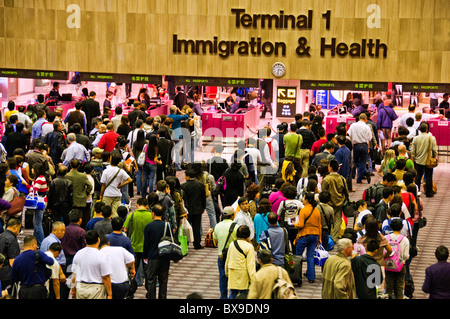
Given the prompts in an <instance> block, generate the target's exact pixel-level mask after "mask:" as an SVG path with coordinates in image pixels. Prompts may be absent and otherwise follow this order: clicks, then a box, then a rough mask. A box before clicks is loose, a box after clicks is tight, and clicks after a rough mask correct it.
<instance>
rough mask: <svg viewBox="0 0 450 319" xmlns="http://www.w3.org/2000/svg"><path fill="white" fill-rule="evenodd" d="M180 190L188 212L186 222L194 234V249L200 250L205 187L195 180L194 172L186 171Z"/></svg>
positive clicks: (204, 207)
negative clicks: (184, 180) (182, 192)
mask: <svg viewBox="0 0 450 319" xmlns="http://www.w3.org/2000/svg"><path fill="white" fill-rule="evenodd" d="M181 189H182V190H183V191H184V196H183V199H184V203H185V205H186V209H187V210H188V212H189V215H188V221H189V223H190V224H191V225H192V230H193V233H194V249H202V248H204V247H203V246H202V245H201V241H202V238H201V227H202V214H203V212H204V211H205V209H206V192H205V185H204V184H202V183H200V182H199V181H197V180H195V171H193V170H192V169H187V170H186V182H185V183H183V184H182V185H181Z"/></svg>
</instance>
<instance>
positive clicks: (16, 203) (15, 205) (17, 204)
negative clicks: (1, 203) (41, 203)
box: [6, 193, 26, 216]
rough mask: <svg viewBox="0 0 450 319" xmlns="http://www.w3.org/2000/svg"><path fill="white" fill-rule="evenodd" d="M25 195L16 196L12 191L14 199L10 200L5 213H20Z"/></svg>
mask: <svg viewBox="0 0 450 319" xmlns="http://www.w3.org/2000/svg"><path fill="white" fill-rule="evenodd" d="M25 200H26V197H25V196H17V195H16V194H15V193H14V199H13V200H12V201H11V207H10V208H9V209H8V210H7V211H6V215H8V216H14V215H16V214H18V213H21V212H22V210H23V208H24V206H25Z"/></svg>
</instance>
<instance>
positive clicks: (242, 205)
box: [234, 197, 255, 241]
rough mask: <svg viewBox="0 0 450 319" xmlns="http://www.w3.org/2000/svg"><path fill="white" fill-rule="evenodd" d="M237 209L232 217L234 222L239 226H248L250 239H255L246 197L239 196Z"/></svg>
mask: <svg viewBox="0 0 450 319" xmlns="http://www.w3.org/2000/svg"><path fill="white" fill-rule="evenodd" d="M238 206H239V211H238V212H237V213H236V217H235V218H234V222H235V223H236V224H238V225H239V226H242V225H245V226H248V228H250V240H251V241H254V240H255V227H254V225H253V220H252V218H251V216H250V213H249V211H248V210H249V208H250V206H249V204H248V198H247V197H240V198H239V199H238Z"/></svg>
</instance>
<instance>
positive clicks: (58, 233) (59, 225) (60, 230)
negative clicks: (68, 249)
mask: <svg viewBox="0 0 450 319" xmlns="http://www.w3.org/2000/svg"><path fill="white" fill-rule="evenodd" d="M65 233H66V225H65V224H64V223H63V222H61V221H56V222H54V223H53V224H52V232H51V233H50V234H49V235H48V236H47V237H45V238H44V240H43V241H42V243H41V247H40V250H41V251H42V252H43V253H45V252H46V251H48V250H49V247H50V245H51V244H53V243H60V244H61V239H62V238H63V237H64V234H65ZM56 261H57V262H58V263H59V264H60V265H61V266H64V265H65V264H66V256H64V250H61V253H60V254H59V256H58V258H56Z"/></svg>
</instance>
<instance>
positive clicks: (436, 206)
mask: <svg viewBox="0 0 450 319" xmlns="http://www.w3.org/2000/svg"><path fill="white" fill-rule="evenodd" d="M449 168H450V164H446V163H445V164H440V165H439V166H438V167H437V168H436V169H435V170H434V175H433V176H434V181H435V183H436V185H437V187H438V193H437V194H436V195H435V197H433V198H426V197H424V198H423V202H424V207H425V210H424V216H426V217H427V218H428V224H427V226H426V227H425V228H422V229H421V230H420V232H419V236H418V247H419V249H420V251H419V253H418V256H417V257H415V258H414V259H413V261H412V263H411V274H412V276H413V279H414V283H415V287H416V290H415V293H414V298H415V299H426V298H428V295H427V294H425V293H423V292H422V284H423V281H424V279H425V269H426V267H428V266H429V265H431V264H434V263H435V262H436V259H435V257H434V251H435V249H436V247H437V246H439V245H441V244H443V245H446V246H447V247H450V229H448V227H450V226H448V225H449V219H450V212H449V210H448V208H446V205H448V204H449V202H448V200H447V198H446V189H448V187H449V183H450V178H449V177H450V172H449ZM180 177H181V176H180ZM380 179H381V178H380V177H378V176H375V177H373V178H372V182H371V183H372V184H373V183H375V182H378V181H379V180H380ZM367 187H368V185H367V182H363V184H356V183H354V184H353V188H354V189H355V190H356V192H354V193H352V194H351V198H352V199H354V200H357V199H360V198H361V195H362V192H363V190H364V189H366V188H367ZM203 217H204V218H203V231H204V233H206V232H207V231H208V229H209V221H208V218H207V215H204V216H203ZM349 223H350V226H352V225H353V224H352V223H353V221H349ZM304 267H306V265H304ZM218 278H219V272H218V269H217V251H216V249H213V248H205V249H202V250H194V249H193V248H192V247H190V249H189V254H188V256H187V257H185V258H184V259H183V260H181V261H180V262H179V263H177V264H174V263H172V265H171V270H170V276H169V288H168V298H169V299H179V298H185V297H186V296H187V295H188V294H189V293H192V292H197V293H199V294H201V295H202V296H203V298H205V299H217V298H219V284H218ZM321 289H322V274H321V270H320V267H318V266H316V281H315V283H313V284H309V283H308V282H307V281H304V283H303V285H302V286H301V287H297V293H298V295H299V297H300V298H302V299H321ZM135 298H137V299H140V298H145V289H144V288H143V287H139V289H138V292H137V293H136V295H135Z"/></svg>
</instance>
